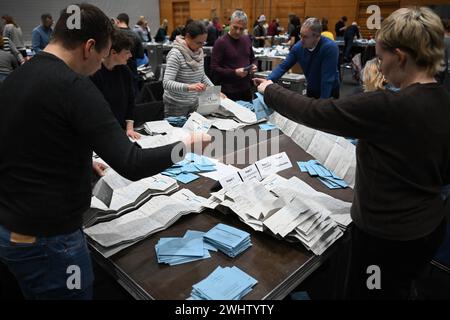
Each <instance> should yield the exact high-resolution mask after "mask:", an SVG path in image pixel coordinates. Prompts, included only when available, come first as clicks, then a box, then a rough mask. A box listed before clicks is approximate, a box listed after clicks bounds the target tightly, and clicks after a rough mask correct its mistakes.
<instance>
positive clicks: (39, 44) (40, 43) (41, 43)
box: [31, 25, 53, 53]
mask: <svg viewBox="0 0 450 320" xmlns="http://www.w3.org/2000/svg"><path fill="white" fill-rule="evenodd" d="M52 32H53V29H52V28H49V29H46V28H44V27H43V26H42V25H40V26H39V27H36V28H34V29H33V32H32V37H31V43H32V46H33V50H34V52H36V53H38V52H40V51H42V50H44V48H45V47H46V46H47V45H48V43H49V41H50V36H51V35H52Z"/></svg>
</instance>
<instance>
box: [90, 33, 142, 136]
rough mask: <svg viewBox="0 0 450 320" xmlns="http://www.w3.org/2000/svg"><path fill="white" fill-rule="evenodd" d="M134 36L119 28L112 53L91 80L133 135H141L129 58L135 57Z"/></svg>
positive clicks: (118, 118)
mask: <svg viewBox="0 0 450 320" xmlns="http://www.w3.org/2000/svg"><path fill="white" fill-rule="evenodd" d="M132 47H133V42H132V40H131V39H130V38H129V37H128V36H127V35H126V34H124V33H122V32H115V33H114V37H113V41H112V46H111V51H110V53H109V56H108V57H106V58H105V59H103V62H102V67H101V69H100V70H98V71H97V72H96V73H95V74H94V75H93V76H92V77H91V80H92V81H93V82H94V84H95V85H96V86H97V88H98V89H99V90H100V91H101V92H102V93H103V96H104V97H105V99H106V101H108V103H109V105H110V106H111V111H112V112H113V113H114V116H115V117H116V119H117V121H119V124H120V126H121V127H122V128H124V129H125V130H126V132H127V135H128V136H129V137H130V138H133V139H139V138H140V135H139V133H137V132H135V131H134V128H133V123H134V121H133V110H134V106H135V101H134V99H135V95H134V90H133V80H132V74H131V72H130V69H129V68H128V67H127V65H126V64H127V60H128V59H129V58H130V57H131V51H130V50H131V48H132Z"/></svg>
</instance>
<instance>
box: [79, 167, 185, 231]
mask: <svg viewBox="0 0 450 320" xmlns="http://www.w3.org/2000/svg"><path fill="white" fill-rule="evenodd" d="M177 188H178V184H177V181H176V180H175V179H173V178H170V177H167V176H164V175H161V174H157V175H154V176H152V177H148V178H145V179H141V180H139V181H135V182H132V181H130V180H127V179H125V178H123V177H122V176H120V175H119V174H118V173H117V172H116V171H114V170H113V169H112V168H108V169H107V171H106V173H105V176H104V177H102V178H101V179H100V180H99V181H98V182H97V183H96V185H95V186H94V189H93V191H92V193H93V196H92V199H91V208H95V209H100V210H104V211H108V212H106V213H101V214H100V213H98V214H97V215H96V216H95V217H92V219H94V218H95V219H94V220H92V221H90V223H89V224H91V223H92V222H94V221H104V220H110V219H111V218H115V217H118V216H120V215H121V214H122V212H123V211H124V210H128V211H129V209H132V208H137V207H138V206H139V205H141V204H142V203H144V202H145V201H147V200H148V199H149V198H150V197H154V196H157V195H163V194H169V193H171V192H173V191H175V190H176V189H177ZM85 223H87V221H85Z"/></svg>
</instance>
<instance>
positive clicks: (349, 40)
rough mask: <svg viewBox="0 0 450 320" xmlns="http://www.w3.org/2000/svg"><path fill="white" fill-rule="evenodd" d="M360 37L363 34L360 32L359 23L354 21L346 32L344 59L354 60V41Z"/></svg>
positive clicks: (347, 60)
mask: <svg viewBox="0 0 450 320" xmlns="http://www.w3.org/2000/svg"><path fill="white" fill-rule="evenodd" d="M360 38H361V34H360V33H359V27H358V24H357V23H356V22H353V23H352V25H351V26H350V27H348V28H347V29H346V30H345V33H344V42H345V46H344V61H346V62H350V61H351V60H352V48H353V41H354V40H355V39H360Z"/></svg>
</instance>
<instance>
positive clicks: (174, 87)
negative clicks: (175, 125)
mask: <svg viewBox="0 0 450 320" xmlns="http://www.w3.org/2000/svg"><path fill="white" fill-rule="evenodd" d="M207 36H208V31H207V29H206V26H205V25H204V23H203V22H201V21H193V22H191V23H189V24H188V25H187V26H186V29H185V36H184V37H183V36H178V37H177V38H176V39H175V42H174V46H173V49H172V50H170V52H169V54H168V55H167V66H166V71H165V73H164V79H163V87H164V96H163V100H164V114H165V116H166V117H170V116H187V115H188V114H189V113H191V112H194V111H195V110H196V109H197V107H198V94H199V92H202V91H204V90H205V89H206V87H208V86H213V85H214V84H213V83H212V82H211V80H209V78H208V77H207V76H206V75H205V69H204V67H203V58H204V55H203V49H202V47H203V45H204V43H205V41H206V38H207Z"/></svg>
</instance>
